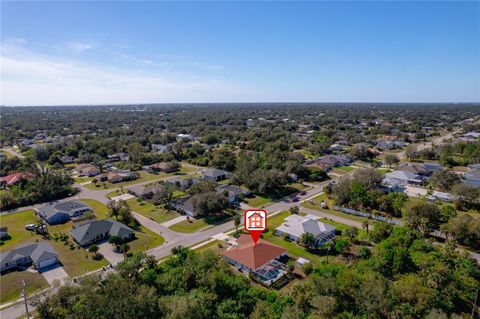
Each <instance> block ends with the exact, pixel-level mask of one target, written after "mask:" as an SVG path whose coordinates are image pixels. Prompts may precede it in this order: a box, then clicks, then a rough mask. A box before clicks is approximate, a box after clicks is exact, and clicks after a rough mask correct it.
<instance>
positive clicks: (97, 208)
mask: <svg viewBox="0 0 480 319" xmlns="http://www.w3.org/2000/svg"><path fill="white" fill-rule="evenodd" d="M80 201H82V202H83V203H84V204H86V205H88V206H90V208H91V209H92V210H93V211H94V212H95V216H97V219H104V218H107V217H108V208H107V206H105V205H103V204H102V203H100V202H99V201H96V200H94V199H81V200H80Z"/></svg>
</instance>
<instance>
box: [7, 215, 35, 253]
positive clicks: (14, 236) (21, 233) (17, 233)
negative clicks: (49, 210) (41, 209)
mask: <svg viewBox="0 0 480 319" xmlns="http://www.w3.org/2000/svg"><path fill="white" fill-rule="evenodd" d="M37 221H38V219H37V217H36V216H35V213H34V212H33V210H25V211H21V212H18V213H13V214H1V215H0V225H1V226H2V227H5V226H6V227H8V234H9V235H10V237H11V238H10V239H7V240H5V241H4V244H3V245H2V246H0V247H1V249H2V252H4V251H5V250H7V251H8V250H9V248H13V246H16V245H19V244H22V243H25V242H27V241H35V239H37V238H39V237H38V236H36V235H34V234H33V233H31V232H30V231H28V230H26V229H25V225H27V224H35V223H36V222H37Z"/></svg>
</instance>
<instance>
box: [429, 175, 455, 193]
mask: <svg viewBox="0 0 480 319" xmlns="http://www.w3.org/2000/svg"><path fill="white" fill-rule="evenodd" d="M458 183H460V177H458V175H457V174H455V173H454V172H451V171H448V170H442V171H438V172H435V173H433V175H432V177H430V185H432V187H433V188H435V189H438V190H439V191H442V192H448V191H450V190H451V189H452V187H453V186H454V185H455V184H458Z"/></svg>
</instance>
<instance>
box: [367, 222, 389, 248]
mask: <svg viewBox="0 0 480 319" xmlns="http://www.w3.org/2000/svg"><path fill="white" fill-rule="evenodd" d="M392 231H393V227H392V225H390V224H388V223H376V224H375V225H374V226H373V230H372V231H371V232H370V240H372V241H373V242H374V243H379V242H381V241H382V240H384V239H387V238H388V237H389V236H390V234H391V233H392Z"/></svg>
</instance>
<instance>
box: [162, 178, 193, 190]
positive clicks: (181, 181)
mask: <svg viewBox="0 0 480 319" xmlns="http://www.w3.org/2000/svg"><path fill="white" fill-rule="evenodd" d="M165 183H169V184H173V185H175V186H176V187H178V188H179V189H180V190H186V189H189V188H190V187H191V186H192V185H195V184H198V183H200V180H199V179H198V178H196V177H189V178H181V177H172V178H169V179H166V180H165Z"/></svg>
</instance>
